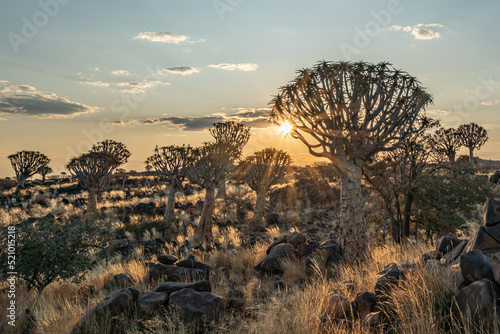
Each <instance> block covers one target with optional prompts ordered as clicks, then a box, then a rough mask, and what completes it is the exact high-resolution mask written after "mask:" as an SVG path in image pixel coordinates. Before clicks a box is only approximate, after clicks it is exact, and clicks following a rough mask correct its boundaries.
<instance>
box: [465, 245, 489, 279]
mask: <svg viewBox="0 0 500 334" xmlns="http://www.w3.org/2000/svg"><path fill="white" fill-rule="evenodd" d="M460 268H461V270H462V276H463V277H464V279H465V283H466V284H470V283H472V282H475V281H479V280H481V279H483V278H487V279H490V280H493V272H492V271H491V260H490V258H489V257H488V256H486V255H485V254H484V252H483V251H481V250H479V249H474V250H472V251H470V252H467V253H465V254H462V256H461V257H460Z"/></svg>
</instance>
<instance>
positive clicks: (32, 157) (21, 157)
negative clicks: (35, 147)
mask: <svg viewBox="0 0 500 334" xmlns="http://www.w3.org/2000/svg"><path fill="white" fill-rule="evenodd" d="M8 158H9V160H10V164H11V165H12V168H14V172H15V173H16V179H17V188H16V192H18V191H19V189H20V188H22V187H24V183H25V182H26V180H27V179H28V178H30V177H32V176H33V175H35V174H38V173H40V171H41V170H42V168H44V167H46V166H47V165H48V164H49V162H50V159H49V158H48V157H47V156H46V155H45V154H43V153H40V152H38V151H20V152H17V153H15V154H11V155H9V156H8Z"/></svg>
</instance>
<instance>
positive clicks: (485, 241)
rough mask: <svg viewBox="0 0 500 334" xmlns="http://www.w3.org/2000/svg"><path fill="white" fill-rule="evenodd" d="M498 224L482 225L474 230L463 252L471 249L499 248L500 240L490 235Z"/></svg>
mask: <svg viewBox="0 0 500 334" xmlns="http://www.w3.org/2000/svg"><path fill="white" fill-rule="evenodd" d="M499 227H500V226H494V227H492V228H490V227H484V226H480V227H479V228H478V229H477V230H476V232H475V233H474V234H473V236H472V238H470V240H469V242H468V243H467V246H466V247H465V252H470V251H471V250H473V249H480V250H494V249H500V242H498V241H497V240H496V239H495V238H493V237H492V234H495V232H496V230H497V228H499Z"/></svg>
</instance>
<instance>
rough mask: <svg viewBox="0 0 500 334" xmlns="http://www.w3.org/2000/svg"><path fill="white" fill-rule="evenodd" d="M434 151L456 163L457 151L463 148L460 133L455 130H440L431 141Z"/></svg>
mask: <svg viewBox="0 0 500 334" xmlns="http://www.w3.org/2000/svg"><path fill="white" fill-rule="evenodd" d="M431 144H432V147H433V148H434V150H435V151H436V152H437V153H438V154H441V155H445V156H446V157H447V158H448V160H449V161H450V162H451V163H454V162H455V157H456V154H457V151H458V150H459V149H460V147H461V146H462V143H461V139H460V133H459V131H457V130H456V129H454V128H447V129H445V128H439V129H438V130H437V131H436V133H435V134H434V135H433V136H432V140H431Z"/></svg>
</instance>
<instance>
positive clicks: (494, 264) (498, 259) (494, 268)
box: [491, 252, 500, 285]
mask: <svg viewBox="0 0 500 334" xmlns="http://www.w3.org/2000/svg"><path fill="white" fill-rule="evenodd" d="M491 272H492V273H493V279H494V280H495V282H496V283H497V284H499V285H500V252H498V253H495V254H493V255H492V256H491Z"/></svg>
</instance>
